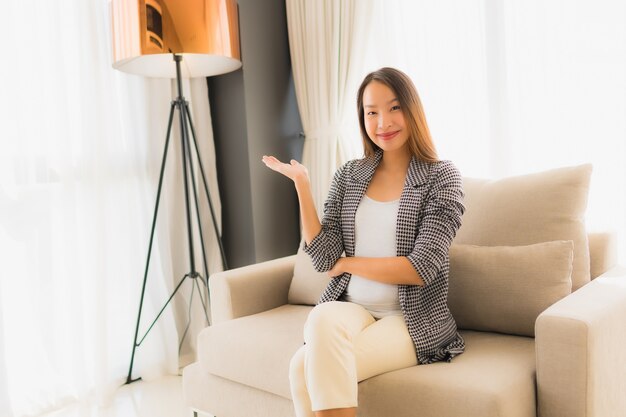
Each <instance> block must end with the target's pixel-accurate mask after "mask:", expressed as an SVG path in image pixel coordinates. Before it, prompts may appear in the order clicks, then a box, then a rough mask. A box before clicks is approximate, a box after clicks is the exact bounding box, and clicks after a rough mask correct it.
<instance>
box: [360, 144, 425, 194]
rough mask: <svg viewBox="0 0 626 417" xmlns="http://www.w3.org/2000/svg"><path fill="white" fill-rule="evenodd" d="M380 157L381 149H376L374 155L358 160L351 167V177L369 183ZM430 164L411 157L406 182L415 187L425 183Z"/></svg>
mask: <svg viewBox="0 0 626 417" xmlns="http://www.w3.org/2000/svg"><path fill="white" fill-rule="evenodd" d="M382 159H383V151H382V150H380V149H377V150H376V152H375V153H374V155H371V156H369V157H366V158H363V159H361V160H359V161H358V162H357V163H356V164H355V166H354V168H353V169H352V178H353V179H355V180H356V181H358V182H364V183H366V184H369V182H370V181H371V179H372V177H373V176H374V171H376V167H378V164H380V161H381V160H382ZM431 166H432V164H431V163H428V162H424V161H420V160H419V159H417V158H416V157H413V158H412V159H411V163H410V165H409V170H408V172H407V176H406V182H407V184H409V185H411V186H413V187H416V186H418V185H420V184H424V183H426V182H427V181H428V174H429V172H430V169H431Z"/></svg>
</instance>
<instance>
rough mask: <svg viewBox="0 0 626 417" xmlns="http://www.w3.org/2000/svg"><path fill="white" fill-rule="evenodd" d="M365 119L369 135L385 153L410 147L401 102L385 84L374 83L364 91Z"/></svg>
mask: <svg viewBox="0 0 626 417" xmlns="http://www.w3.org/2000/svg"><path fill="white" fill-rule="evenodd" d="M363 118H364V121H365V131H366V132H367V135H368V136H369V138H370V139H371V140H372V141H373V142H374V143H375V144H376V145H378V147H379V148H381V149H382V150H383V151H395V150H400V149H403V148H405V147H407V146H408V139H409V132H408V130H407V128H406V124H405V123H404V113H403V112H402V109H401V108H400V102H399V101H398V98H397V97H396V94H395V93H394V92H393V90H392V89H391V88H389V87H387V86H386V85H385V84H383V83H381V82H378V81H372V82H371V83H369V84H368V85H367V86H366V87H365V90H363ZM407 149H408V148H407Z"/></svg>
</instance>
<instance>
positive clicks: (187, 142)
mask: <svg viewBox="0 0 626 417" xmlns="http://www.w3.org/2000/svg"><path fill="white" fill-rule="evenodd" d="M237 20H238V19H237V3H236V1H235V0H111V22H112V33H113V67H114V68H115V69H118V70H120V71H124V72H128V73H132V74H138V75H143V76H146V77H158V78H176V81H177V88H178V96H177V98H176V99H175V100H174V101H172V102H171V107H170V114H169V120H168V125H167V134H166V138H165V148H164V150H163V159H162V161H161V172H160V176H159V185H158V188H157V196H156V202H155V205H154V214H153V217H152V229H151V232H150V241H149V244H148V255H147V259H146V267H145V272H144V277H143V285H142V289H141V299H140V301H139V312H138V315H137V324H136V327H135V338H134V341H133V350H132V355H131V359H130V367H129V370H128V377H127V379H126V383H127V384H129V383H131V382H134V381H137V380H139V379H141V378H136V379H133V378H132V372H133V363H134V360H135V352H136V349H137V347H139V346H140V345H141V343H142V342H143V340H144V339H145V337H146V336H147V335H148V333H149V332H150V330H151V329H152V327H153V326H154V324H155V323H156V322H157V320H158V319H159V317H160V316H161V314H162V313H163V311H164V310H165V308H166V307H167V305H168V304H169V303H170V301H171V300H172V298H173V297H174V295H175V294H176V293H177V292H178V290H179V288H180V287H181V285H182V284H183V282H184V281H185V280H186V279H192V280H194V284H195V286H196V288H197V289H198V292H199V293H200V299H201V300H202V304H203V308H204V313H205V317H206V319H207V324H208V315H207V303H208V278H209V272H208V267H207V261H206V251H205V245H204V239H203V236H202V227H201V221H200V211H199V205H198V192H197V187H196V185H197V184H196V180H195V176H194V157H195V160H196V162H197V164H198V167H199V169H200V174H201V175H200V176H201V179H202V185H203V188H204V191H205V195H206V198H207V200H208V204H209V209H210V211H211V219H212V221H213V226H214V229H215V232H216V235H217V236H216V237H217V242H218V245H219V249H220V253H221V256H222V262H223V265H224V268H227V266H226V258H225V256H224V248H223V245H222V240H221V238H220V236H219V232H218V230H219V229H218V227H217V222H216V219H215V213H214V211H213V204H212V203H211V196H210V194H209V188H208V185H207V181H206V175H205V171H204V166H203V165H202V160H201V158H200V152H199V149H198V142H197V140H196V134H195V129H194V127H193V122H192V120H191V114H190V112H189V105H188V103H187V101H186V100H185V98H184V97H183V92H182V78H183V77H184V78H192V77H208V76H212V75H218V74H224V73H226V72H230V71H234V70H236V69H238V68H239V67H241V61H240V53H239V28H238V21H237ZM176 110H178V120H179V127H180V142H181V144H180V145H181V157H182V170H183V187H184V191H185V209H186V210H185V214H186V226H187V238H188V239H187V243H188V249H189V271H188V272H187V273H186V274H185V275H184V276H183V277H182V279H181V280H180V282H179V283H178V285H177V286H176V288H175V289H174V291H173V293H172V294H171V296H170V297H169V299H168V300H167V301H166V302H165V304H164V305H163V308H162V309H161V311H160V312H159V313H158V315H157V316H156V318H155V319H154V321H153V322H152V324H151V325H150V326H149V328H148V330H147V331H146V333H145V334H144V336H143V337H142V338H141V339H140V340H139V341H138V336H139V323H140V321H141V312H142V308H143V302H144V295H145V290H146V282H147V278H148V268H149V265H150V255H151V252H152V243H153V239H154V231H155V226H156V220H157V214H158V211H159V201H160V197H161V189H162V185H163V176H164V172H165V163H166V160H167V153H168V148H169V142H170V133H171V130H172V123H173V120H174V114H175V113H176ZM190 133H191V134H190ZM192 145H193V149H194V150H195V152H194V151H192ZM192 197H193V198H192ZM192 206H195V215H196V217H197V218H196V224H197V226H198V229H199V230H198V234H199V236H200V242H201V248H202V259H203V261H204V271H203V273H204V276H203V274H201V273H200V272H198V271H197V270H196V265H195V250H194V244H193V233H194V231H193V230H192V229H193V226H192ZM199 281H200V282H202V283H203V285H204V286H205V288H206V290H207V303H205V301H204V299H203V298H202V291H201V290H200V284H199V283H198V282H199ZM194 284H192V285H194ZM193 289H194V287H193V286H192V290H193ZM192 296H193V293H192ZM190 303H191V300H190ZM186 334H187V330H185V333H184V334H183V337H182V339H181V344H182V340H184V338H185V336H186Z"/></svg>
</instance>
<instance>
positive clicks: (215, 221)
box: [185, 102, 228, 278]
mask: <svg viewBox="0 0 626 417" xmlns="http://www.w3.org/2000/svg"><path fill="white" fill-rule="evenodd" d="M185 108H186V114H187V119H188V120H189V126H190V127H191V137H192V138H193V142H194V145H195V146H194V147H195V149H196V155H197V159H198V166H199V167H200V174H201V175H202V184H203V185H204V192H205V194H206V197H207V200H208V202H209V209H210V211H211V219H212V220H213V227H214V228H215V236H216V237H217V244H218V246H219V248H220V254H221V255H222V265H223V266H224V270H227V269H228V264H227V262H226V254H225V252H224V245H223V243H222V238H221V233H220V229H218V227H217V220H216V217H215V210H214V209H213V203H212V202H211V194H210V193H209V187H208V185H207V180H206V175H205V173H204V166H203V165H202V160H201V159H200V151H199V149H198V141H197V140H196V130H195V129H194V127H193V122H192V121H191V114H190V113H189V106H188V105H187V103H186V102H185ZM207 278H208V276H207Z"/></svg>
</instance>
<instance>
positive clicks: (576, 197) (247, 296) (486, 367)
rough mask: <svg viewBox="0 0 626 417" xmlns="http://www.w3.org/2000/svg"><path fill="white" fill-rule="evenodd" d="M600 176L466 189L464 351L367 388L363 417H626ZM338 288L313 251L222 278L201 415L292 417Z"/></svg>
mask: <svg viewBox="0 0 626 417" xmlns="http://www.w3.org/2000/svg"><path fill="white" fill-rule="evenodd" d="M590 175H591V167H590V166H589V165H582V166H578V167H568V168H560V169H556V170H552V171H547V172H542V173H538V174H531V175H526V176H520V177H511V178H506V179H503V180H498V181H487V180H476V179H465V183H464V187H465V192H466V198H465V204H466V207H467V210H466V213H465V215H464V219H463V226H462V227H461V229H460V230H459V233H458V235H457V238H456V239H455V242H454V244H453V247H452V248H451V250H450V290H449V305H450V309H451V311H452V313H453V315H454V317H455V318H456V320H457V324H458V325H459V329H460V332H461V334H462V335H463V337H464V338H465V341H466V346H467V347H466V351H465V353H464V354H462V355H460V356H458V357H457V358H455V359H454V360H453V361H452V362H451V363H435V364H432V365H423V366H416V367H412V368H407V369H403V370H399V371H394V372H389V373H385V374H382V375H379V376H376V377H374V378H371V379H368V380H365V381H363V382H361V383H360V384H359V411H358V415H359V417H452V416H463V417H466V416H476V417H530V416H541V417H556V416H563V417H565V416H566V417H624V416H626V268H622V267H619V266H617V267H616V266H614V263H615V253H616V251H615V242H614V241H613V239H612V238H611V235H610V234H601V233H597V234H593V233H592V234H588V233H587V231H586V230H585V223H584V212H585V209H586V205H587V194H588V187H589V179H590ZM591 278H594V279H593V280H592V281H591V282H590V279H591ZM327 280H328V278H327V277H326V276H325V275H324V274H320V273H317V272H315V271H313V270H312V267H311V263H310V261H309V260H308V259H307V257H306V255H305V254H303V253H302V251H301V250H300V251H299V252H298V254H296V255H293V256H289V257H286V258H281V259H276V260H272V261H269V262H264V263H260V264H257V265H251V266H247V267H244V268H239V269H234V270H230V271H226V272H223V273H219V274H215V275H213V276H212V277H211V280H210V289H211V313H212V318H213V325H212V326H211V327H207V328H206V329H205V330H203V332H202V333H201V334H200V336H199V338H198V362H196V363H194V364H192V365H190V366H188V367H186V368H185V369H184V373H183V393H184V398H185V401H186V404H187V405H188V406H189V407H190V409H191V410H193V411H194V413H197V412H201V413H207V414H212V415H215V416H218V417H253V416H254V417H270V416H271V417H280V416H285V417H287V416H294V410H293V405H292V402H291V398H290V392H289V381H288V367H289V361H290V358H291V356H292V355H293V354H294V353H295V352H296V350H297V349H298V348H299V347H300V346H301V345H302V343H303V338H302V329H303V325H304V322H305V320H306V318H307V315H308V313H309V311H310V310H311V308H312V304H315V301H316V300H317V297H318V296H319V294H320V292H321V290H322V288H323V287H324V286H325V284H326V282H327Z"/></svg>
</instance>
